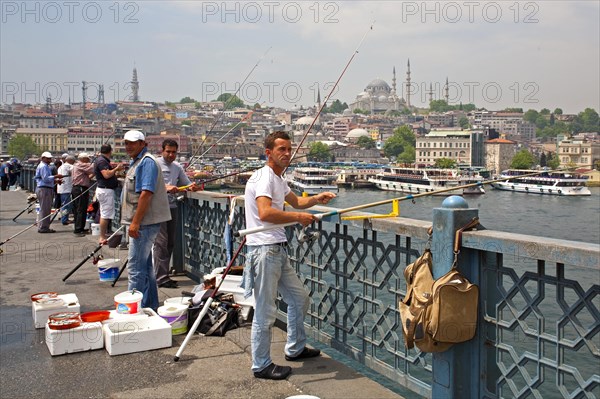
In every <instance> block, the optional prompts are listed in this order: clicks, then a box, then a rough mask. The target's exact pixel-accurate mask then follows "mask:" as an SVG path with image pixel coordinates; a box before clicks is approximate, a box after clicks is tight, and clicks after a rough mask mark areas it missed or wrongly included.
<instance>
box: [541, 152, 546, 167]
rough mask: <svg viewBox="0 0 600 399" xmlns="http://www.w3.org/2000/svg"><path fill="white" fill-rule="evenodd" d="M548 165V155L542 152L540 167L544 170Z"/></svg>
mask: <svg viewBox="0 0 600 399" xmlns="http://www.w3.org/2000/svg"><path fill="white" fill-rule="evenodd" d="M547 165H548V160H547V159H546V153H545V152H542V155H540V166H541V167H542V168H544V167H546V166H547Z"/></svg>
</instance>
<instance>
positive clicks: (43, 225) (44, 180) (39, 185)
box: [34, 151, 63, 233]
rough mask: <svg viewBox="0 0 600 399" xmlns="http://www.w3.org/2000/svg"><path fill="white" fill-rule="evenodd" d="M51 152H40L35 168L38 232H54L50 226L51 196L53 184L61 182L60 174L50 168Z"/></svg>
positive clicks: (52, 194)
mask: <svg viewBox="0 0 600 399" xmlns="http://www.w3.org/2000/svg"><path fill="white" fill-rule="evenodd" d="M50 162H52V154H50V153H49V152H48V151H46V152H44V153H42V156H41V161H40V163H39V165H38V166H37V168H36V170H35V177H34V179H35V184H36V189H35V194H36V196H37V200H38V202H39V203H40V213H39V215H38V233H54V232H55V230H52V229H51V228H50V218H49V217H48V216H49V215H50V211H51V208H52V197H53V196H54V184H55V183H57V182H58V183H61V182H62V180H61V179H62V177H63V176H62V175H60V174H56V175H52V169H51V168H50Z"/></svg>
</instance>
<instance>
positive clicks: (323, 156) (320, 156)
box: [308, 141, 331, 162]
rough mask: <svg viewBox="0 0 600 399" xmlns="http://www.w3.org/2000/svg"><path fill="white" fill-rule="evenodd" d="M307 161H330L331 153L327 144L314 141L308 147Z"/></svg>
mask: <svg viewBox="0 0 600 399" xmlns="http://www.w3.org/2000/svg"><path fill="white" fill-rule="evenodd" d="M308 160H309V161H316V162H327V161H330V160H331V151H330V150H329V146H328V145H327V144H324V143H321V142H320V141H315V142H314V143H312V144H311V145H310V151H309V153H308Z"/></svg>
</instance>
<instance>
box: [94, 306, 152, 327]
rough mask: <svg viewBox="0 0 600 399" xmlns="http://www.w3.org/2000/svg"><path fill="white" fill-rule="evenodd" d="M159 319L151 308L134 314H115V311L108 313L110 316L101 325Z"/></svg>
mask: <svg viewBox="0 0 600 399" xmlns="http://www.w3.org/2000/svg"><path fill="white" fill-rule="evenodd" d="M154 316H156V317H160V316H159V315H158V314H157V313H156V312H155V311H154V310H152V309H151V308H143V309H142V310H141V311H140V312H138V313H134V314H127V313H117V310H116V309H113V310H111V311H110V315H109V316H108V319H106V320H104V321H103V322H102V323H104V324H106V323H113V322H115V321H129V320H140V319H145V318H147V317H154Z"/></svg>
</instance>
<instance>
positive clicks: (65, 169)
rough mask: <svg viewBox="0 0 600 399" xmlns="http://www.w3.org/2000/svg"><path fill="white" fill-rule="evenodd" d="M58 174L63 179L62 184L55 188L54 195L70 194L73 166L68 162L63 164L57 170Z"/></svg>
mask: <svg viewBox="0 0 600 399" xmlns="http://www.w3.org/2000/svg"><path fill="white" fill-rule="evenodd" d="M58 174H59V175H63V176H65V177H63V178H62V184H59V185H57V186H56V193H57V194H70V193H71V191H72V190H73V176H72V175H73V165H71V164H70V163H68V162H65V163H63V164H62V165H60V168H58Z"/></svg>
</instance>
